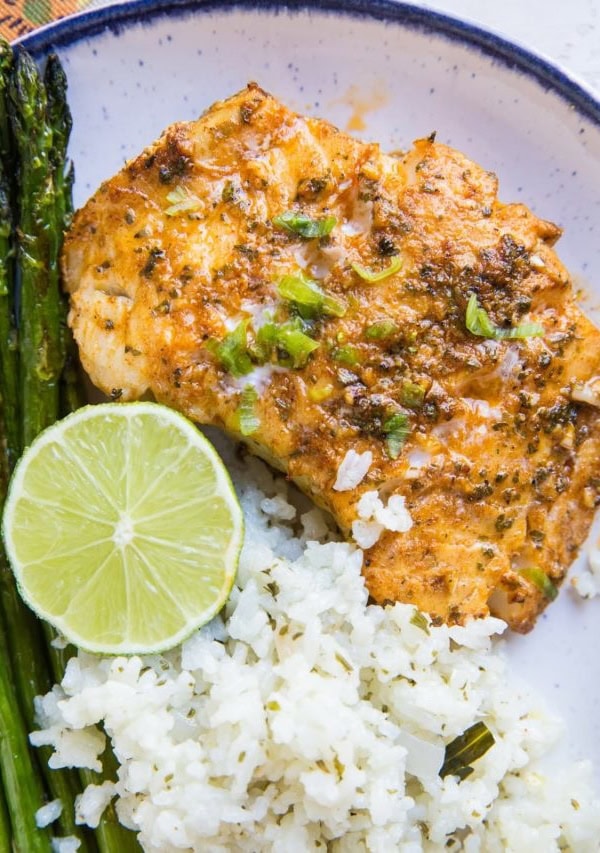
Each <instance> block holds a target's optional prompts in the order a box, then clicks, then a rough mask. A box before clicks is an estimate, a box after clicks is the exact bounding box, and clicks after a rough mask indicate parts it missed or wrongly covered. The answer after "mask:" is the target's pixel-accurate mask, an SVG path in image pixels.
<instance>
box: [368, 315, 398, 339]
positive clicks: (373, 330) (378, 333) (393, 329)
mask: <svg viewBox="0 0 600 853" xmlns="http://www.w3.org/2000/svg"><path fill="white" fill-rule="evenodd" d="M398 331H399V329H398V326H397V325H396V324H395V323H394V321H393V320H378V321H377V322H376V323H371V325H370V326H367V328H366V329H365V338H366V339H367V340H368V341H380V340H382V339H383V338H389V337H391V335H395V334H396V333H397V332H398Z"/></svg>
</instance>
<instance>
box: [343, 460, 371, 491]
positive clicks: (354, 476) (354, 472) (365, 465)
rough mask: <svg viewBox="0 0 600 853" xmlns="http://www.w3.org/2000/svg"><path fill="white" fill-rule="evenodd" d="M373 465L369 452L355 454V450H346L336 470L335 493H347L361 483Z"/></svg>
mask: <svg viewBox="0 0 600 853" xmlns="http://www.w3.org/2000/svg"><path fill="white" fill-rule="evenodd" d="M372 464H373V454H372V453H371V451H370V450H365V452H364V453H357V452H356V450H348V452H347V453H346V455H345V456H344V458H343V459H342V461H341V462H340V465H339V468H338V470H337V476H336V479H335V483H334V484H333V488H334V489H335V490H336V491H337V492H348V491H350V490H351V489H355V488H356V487H357V486H358V485H359V483H362V481H363V480H364V478H365V477H366V476H367V474H368V472H369V468H370V467H371V465H372Z"/></svg>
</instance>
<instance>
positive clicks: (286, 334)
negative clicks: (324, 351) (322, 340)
mask: <svg viewBox="0 0 600 853" xmlns="http://www.w3.org/2000/svg"><path fill="white" fill-rule="evenodd" d="M277 346H278V347H279V348H281V349H283V350H285V352H286V353H287V354H288V356H289V358H290V361H291V365H292V367H295V368H300V367H304V366H305V365H306V363H307V362H308V357H309V356H310V354H311V353H312V352H314V351H315V350H316V349H318V348H319V346H320V344H319V342H318V341H314V340H313V339H312V338H309V336H308V335H306V334H305V333H304V332H303V331H302V330H301V328H300V324H295V323H294V321H290V322H288V323H282V324H281V325H280V326H279V327H278V328H277ZM277 360H278V361H282V359H281V358H279V357H278V359H277ZM283 361H285V357H284V359H283Z"/></svg>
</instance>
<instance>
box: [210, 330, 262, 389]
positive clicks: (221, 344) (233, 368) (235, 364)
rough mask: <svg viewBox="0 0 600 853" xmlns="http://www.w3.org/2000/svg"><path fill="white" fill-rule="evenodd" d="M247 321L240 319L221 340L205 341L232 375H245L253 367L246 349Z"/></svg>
mask: <svg viewBox="0 0 600 853" xmlns="http://www.w3.org/2000/svg"><path fill="white" fill-rule="evenodd" d="M249 322H250V321H249V320H242V322H241V323H239V324H238V325H237V326H236V327H235V329H234V330H233V332H230V333H229V334H228V335H225V337H224V338H223V340H222V341H215V340H212V341H209V342H208V343H207V347H208V349H209V350H210V352H212V354H213V355H214V356H215V358H216V359H217V360H218V361H219V362H220V364H221V366H222V367H224V368H225V370H227V372H228V373H231V375H232V376H236V377H239V376H246V374H248V373H250V372H251V371H252V369H253V365H252V361H251V360H250V356H249V355H248V350H247V341H248V323H249Z"/></svg>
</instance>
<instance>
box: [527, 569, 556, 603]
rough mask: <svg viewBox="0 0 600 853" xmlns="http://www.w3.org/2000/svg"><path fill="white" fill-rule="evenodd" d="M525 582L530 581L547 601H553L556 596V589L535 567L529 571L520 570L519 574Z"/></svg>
mask: <svg viewBox="0 0 600 853" xmlns="http://www.w3.org/2000/svg"><path fill="white" fill-rule="evenodd" d="M519 574H520V575H522V576H523V577H524V578H525V579H526V580H528V581H531V583H533V584H535V586H537V588H538V589H539V590H540V591H541V592H543V593H544V595H545V596H546V598H547V599H549V600H550V601H554V599H555V598H556V596H557V595H558V588H557V587H556V586H555V585H554V584H553V583H552V581H551V580H550V578H549V577H548V575H547V574H546V573H545V572H543V571H542V570H541V569H536V568H535V567H533V568H531V569H521V571H520V572H519Z"/></svg>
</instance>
